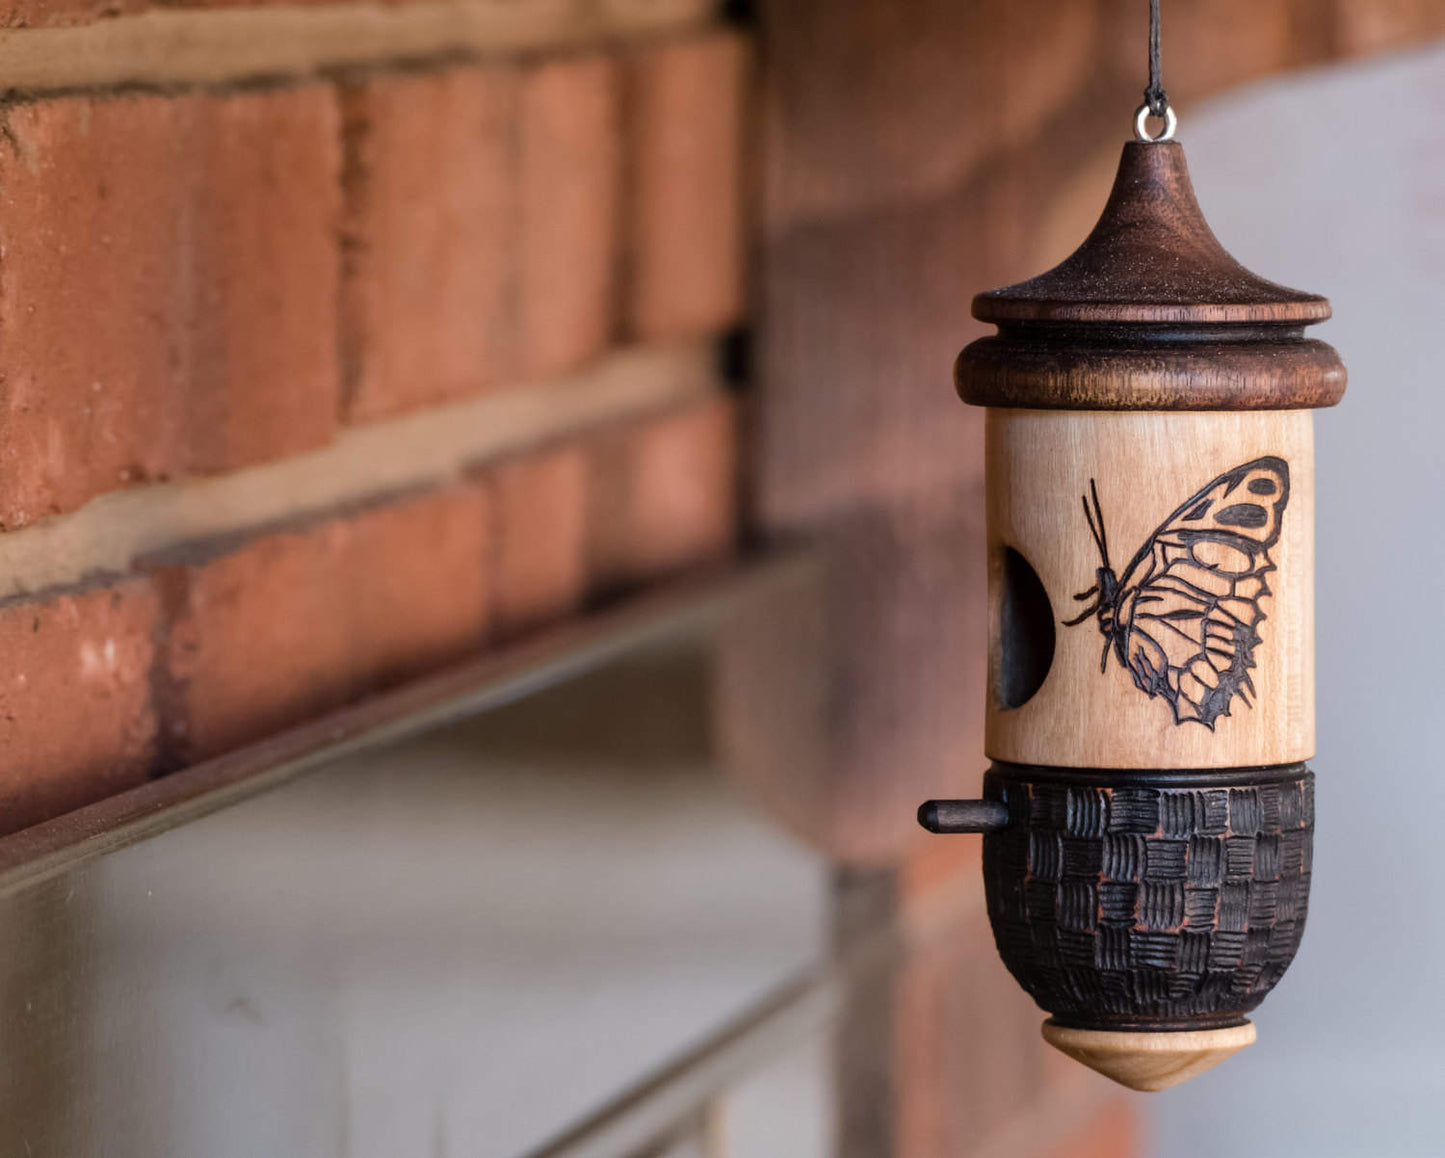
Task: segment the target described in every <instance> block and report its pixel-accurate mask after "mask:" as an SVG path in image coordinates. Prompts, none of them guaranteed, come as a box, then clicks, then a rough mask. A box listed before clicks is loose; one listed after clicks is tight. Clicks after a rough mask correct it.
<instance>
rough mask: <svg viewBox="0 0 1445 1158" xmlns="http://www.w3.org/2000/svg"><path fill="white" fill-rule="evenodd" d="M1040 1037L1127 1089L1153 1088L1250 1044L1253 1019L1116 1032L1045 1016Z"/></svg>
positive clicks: (1148, 1090)
mask: <svg viewBox="0 0 1445 1158" xmlns="http://www.w3.org/2000/svg"><path fill="white" fill-rule="evenodd" d="M1043 1033H1044V1040H1045V1041H1046V1042H1048V1043H1049V1044H1050V1045H1051V1046H1053V1047H1054V1048H1055V1049H1058V1050H1062V1051H1063V1052H1064V1053H1066V1054H1068V1055H1069V1056H1070V1057H1071V1058H1073V1059H1074V1060H1075V1061H1079V1062H1083V1063H1084V1065H1086V1066H1088V1067H1089V1068H1090V1069H1091V1070H1095V1071H1097V1072H1098V1073H1101V1074H1103V1075H1104V1076H1105V1077H1106V1078H1111V1079H1112V1080H1114V1081H1116V1082H1118V1083H1119V1084H1120V1085H1121V1086H1128V1087H1129V1088H1130V1089H1131V1090H1139V1091H1141V1092H1143V1093H1154V1092H1157V1091H1158V1090H1167V1089H1169V1088H1170V1087H1171V1086H1177V1085H1179V1083H1180V1082H1186V1081H1188V1080H1189V1079H1190V1078H1192V1077H1194V1076H1195V1075H1196V1074H1202V1073H1203V1072H1204V1071H1205V1070H1208V1069H1213V1068H1214V1067H1215V1066H1217V1065H1218V1064H1219V1063H1220V1062H1222V1061H1224V1060H1226V1059H1227V1058H1231V1057H1233V1056H1234V1055H1235V1054H1237V1053H1238V1052H1239V1051H1240V1050H1242V1049H1244V1048H1245V1047H1246V1046H1251V1045H1253V1044H1254V1039H1255V1030H1254V1023H1253V1022H1249V1021H1247V1022H1245V1023H1244V1024H1243V1025H1236V1026H1231V1027H1230V1028H1229V1029H1203V1030H1192V1031H1185V1032H1183V1033H1118V1032H1114V1031H1110V1030H1099V1029H1069V1028H1068V1027H1066V1026H1062V1025H1054V1024H1053V1023H1052V1022H1049V1021H1046V1022H1044V1027H1043Z"/></svg>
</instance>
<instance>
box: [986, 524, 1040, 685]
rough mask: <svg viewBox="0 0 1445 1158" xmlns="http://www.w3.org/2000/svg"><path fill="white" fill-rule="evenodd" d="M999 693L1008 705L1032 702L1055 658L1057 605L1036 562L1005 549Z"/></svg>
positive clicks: (1011, 549) (997, 674)
mask: <svg viewBox="0 0 1445 1158" xmlns="http://www.w3.org/2000/svg"><path fill="white" fill-rule="evenodd" d="M1002 562H1003V566H1002V568H1001V570H1002V577H1001V584H1000V591H1001V596H1002V597H1001V599H1000V600H999V625H998V643H999V656H998V666H997V670H996V672H995V677H994V678H995V685H996V686H995V688H994V693H995V694H996V695H997V696H998V699H999V703H1001V704H1002V705H1003V706H1004V707H1005V708H1018V707H1022V706H1023V705H1024V704H1026V703H1028V702H1029V700H1031V699H1032V698H1033V696H1034V693H1035V692H1037V691H1038V690H1039V688H1041V687H1043V683H1044V680H1045V679H1047V678H1048V674H1049V668H1050V666H1051V665H1052V664H1053V662H1054V608H1053V604H1051V603H1050V602H1049V593H1048V592H1047V591H1045V590H1044V584H1043V581H1042V580H1041V579H1040V578H1039V573H1038V572H1037V571H1035V570H1034V569H1033V565H1032V564H1031V563H1030V562H1029V561H1028V560H1027V559H1025V558H1024V557H1023V555H1021V554H1020V553H1019V552H1018V551H1016V550H1014V548H1012V547H1005V548H1003V560H1002Z"/></svg>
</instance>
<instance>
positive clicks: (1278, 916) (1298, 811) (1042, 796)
mask: <svg viewBox="0 0 1445 1158" xmlns="http://www.w3.org/2000/svg"><path fill="white" fill-rule="evenodd" d="M1037 775H1047V773H1046V771H1045V770H1043V769H1031V768H1025V767H1023V766H1012V765H1003V764H996V765H995V766H994V770H993V771H991V772H990V773H989V774H988V776H987V778H986V780H985V785H984V794H985V796H986V797H988V799H990V800H992V801H997V802H999V803H1001V804H1003V805H1004V806H1005V807H1006V808H1007V809H1008V813H1009V818H1010V819H1009V823H1008V825H1007V826H1006V827H1005V828H1003V829H1002V830H1000V831H998V832H994V833H991V834H989V835H988V836H986V837H985V838H984V885H985V892H986V896H987V902H988V913H989V920H990V922H991V924H992V926H993V932H994V940H995V942H996V943H997V946H998V951H999V954H1000V956H1002V958H1003V960H1004V963H1005V964H1006V965H1007V966H1008V968H1009V971H1010V972H1011V973H1012V974H1013V975H1014V976H1015V977H1016V978H1017V979H1018V981H1019V983H1020V984H1021V985H1022V986H1023V987H1024V988H1025V989H1026V990H1027V991H1028V992H1029V993H1030V994H1031V995H1032V996H1033V998H1034V1000H1035V1001H1037V1002H1038V1004H1039V1005H1040V1006H1042V1007H1043V1008H1044V1009H1046V1010H1048V1011H1049V1012H1050V1013H1051V1014H1053V1016H1054V1020H1055V1021H1056V1022H1058V1023H1060V1024H1064V1025H1072V1026H1076V1027H1081V1028H1097V1029H1128V1028H1148V1029H1200V1028H1209V1027H1214V1026H1223V1025H1230V1024H1237V1023H1239V1022H1240V1021H1241V1020H1242V1019H1243V1018H1244V1016H1245V1015H1246V1014H1247V1013H1248V1012H1249V1011H1250V1010H1252V1009H1253V1008H1254V1007H1255V1006H1256V1005H1258V1004H1259V1003H1260V1002H1261V1001H1262V1000H1263V999H1264V997H1265V995H1266V994H1267V993H1268V992H1269V991H1270V989H1271V988H1273V987H1274V985H1275V983H1276V982H1277V981H1278V980H1279V978H1280V976H1281V975H1282V974H1283V973H1284V971H1285V969H1286V968H1287V967H1288V965H1289V963H1290V961H1291V960H1292V959H1293V958H1294V955H1295V951H1296V949H1298V947H1299V943H1300V937H1301V935H1302V934H1303V932H1304V924H1305V915H1306V911H1307V907H1308V901H1309V885H1310V869H1311V856H1312V841H1313V833H1314V776H1313V774H1312V773H1310V772H1309V771H1308V770H1306V769H1305V768H1304V767H1303V765H1296V766H1294V776H1293V778H1290V779H1285V780H1279V779H1269V778H1268V777H1267V776H1266V777H1264V778H1262V779H1261V780H1260V781H1259V782H1258V783H1255V784H1252V785H1239V784H1236V786H1235V787H1229V788H1224V787H1214V786H1207V787H1206V786H1190V787H1180V788H1157V787H1150V786H1146V785H1119V786H1115V787H1112V788H1108V787H1096V786H1088V785H1081V784H1078V783H1070V782H1068V781H1067V779H1065V778H1060V779H1057V780H1055V779H1052V778H1050V779H1048V780H1038V779H1034V778H1033V777H1035V776H1037Z"/></svg>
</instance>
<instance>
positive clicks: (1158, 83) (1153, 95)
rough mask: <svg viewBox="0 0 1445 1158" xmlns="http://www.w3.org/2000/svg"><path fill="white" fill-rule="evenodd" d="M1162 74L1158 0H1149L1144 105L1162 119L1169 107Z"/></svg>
mask: <svg viewBox="0 0 1445 1158" xmlns="http://www.w3.org/2000/svg"><path fill="white" fill-rule="evenodd" d="M1162 73H1163V69H1162V68H1161V67H1160V64H1159V0H1149V87H1148V88H1146V89H1145V90H1144V103H1145V104H1146V105H1148V106H1149V112H1150V113H1152V114H1153V115H1154V116H1156V117H1162V116H1163V115H1164V110H1165V109H1167V108H1168V107H1169V95H1168V94H1167V93H1166V92H1165V91H1164V81H1163V79H1162Z"/></svg>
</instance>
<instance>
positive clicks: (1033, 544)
mask: <svg viewBox="0 0 1445 1158" xmlns="http://www.w3.org/2000/svg"><path fill="white" fill-rule="evenodd" d="M986 432H987V433H986V440H987V451H986V461H987V471H988V504H989V505H988V549H989V559H990V596H989V600H990V642H989V666H990V679H989V691H988V693H987V720H986V736H985V746H986V749H987V752H988V755H989V756H990V757H992V758H993V759H996V760H1009V761H1015V762H1018V763H1024V764H1044V765H1057V766H1064V767H1076V768H1231V767H1243V766H1248V765H1266V764H1284V763H1290V762H1294V761H1300V760H1305V759H1308V758H1309V757H1310V756H1312V755H1313V754H1314V594H1313V592H1314V575H1313V568H1314V562H1313V559H1314V483H1313V455H1314V451H1313V446H1314V443H1313V427H1312V425H1311V420H1310V416H1309V414H1308V412H1304V411H1273V412H1268V413H1256V414H1233V413H1227V412H1222V413H1214V414H1164V413H1139V412H1105V413H1095V414H1079V413H1071V412H1066V411H1024V410H1013V411H990V412H989V414H988V418H987V423H986ZM1261 456H1277V457H1278V458H1282V459H1284V460H1285V461H1286V462H1287V463H1288V464H1289V492H1288V503H1287V505H1286V507H1285V510H1284V512H1283V516H1282V518H1281V520H1280V530H1279V537H1278V542H1277V543H1276V544H1275V545H1274V546H1272V547H1270V548H1269V550H1268V554H1269V556H1270V561H1271V563H1272V565H1273V567H1274V570H1273V571H1271V572H1269V573H1268V574H1267V576H1266V585H1267V588H1268V594H1260V596H1259V598H1258V605H1259V607H1260V608H1261V609H1262V611H1263V613H1264V615H1265V616H1266V618H1264V619H1262V620H1261V621H1259V622H1258V624H1257V625H1255V631H1256V632H1257V634H1258V636H1259V642H1258V643H1257V644H1255V645H1254V647H1253V649H1252V658H1253V662H1254V664H1255V666H1254V667H1252V668H1250V669H1249V670H1248V673H1247V674H1248V677H1249V680H1250V681H1251V682H1252V684H1253V694H1251V695H1250V696H1249V698H1250V699H1252V700H1253V704H1254V706H1253V707H1247V706H1245V705H1244V703H1243V698H1242V697H1239V696H1236V697H1234V699H1233V700H1232V701H1231V702H1230V703H1229V705H1228V709H1229V714H1227V715H1220V716H1219V717H1218V718H1217V719H1215V720H1214V721H1213V727H1212V728H1211V727H1208V726H1205V725H1204V724H1203V723H1201V722H1200V721H1199V720H1198V719H1185V720H1184V721H1182V722H1176V720H1175V717H1174V713H1173V711H1172V710H1171V706H1170V704H1169V703H1168V702H1167V701H1166V698H1165V696H1163V695H1150V694H1148V693H1147V692H1146V691H1143V690H1141V689H1140V687H1138V686H1137V684H1136V681H1135V680H1134V679H1133V678H1132V674H1131V671H1130V670H1129V669H1128V668H1127V667H1125V666H1124V664H1123V663H1121V662H1120V660H1119V657H1118V655H1117V653H1116V652H1115V650H1114V649H1113V648H1112V647H1111V648H1110V650H1109V661H1108V666H1107V670H1104V671H1102V672H1101V670H1100V655H1101V650H1102V648H1103V646H1104V645H1105V639H1104V637H1102V636H1101V632H1100V629H1099V625H1098V624H1096V623H1095V622H1094V621H1093V619H1092V617H1091V618H1090V619H1087V620H1085V621H1084V622H1082V623H1080V624H1078V625H1077V626H1074V627H1066V626H1063V621H1064V620H1066V619H1069V618H1071V617H1073V616H1075V615H1076V614H1078V613H1079V612H1080V611H1081V610H1083V609H1084V608H1085V607H1086V604H1085V603H1082V602H1076V601H1075V600H1074V598H1073V596H1074V595H1075V594H1076V593H1079V592H1083V591H1086V590H1087V589H1088V588H1089V587H1090V585H1091V584H1093V583H1095V581H1096V579H1097V574H1096V572H1097V569H1098V567H1099V566H1100V558H1099V549H1098V547H1097V546H1096V544H1095V541H1094V538H1093V536H1092V535H1091V533H1090V530H1089V525H1088V522H1087V520H1086V517H1085V514H1084V510H1083V507H1082V506H1081V503H1080V496H1082V495H1087V494H1089V493H1090V481H1091V480H1093V481H1094V484H1095V486H1096V487H1097V492H1098V496H1099V501H1100V504H1101V507H1102V510H1103V512H1104V517H1105V520H1106V524H1107V526H1106V530H1107V537H1108V542H1109V546H1110V549H1111V553H1112V556H1113V558H1112V562H1113V565H1114V567H1115V568H1117V576H1118V578H1119V580H1120V581H1121V582H1122V583H1125V584H1127V583H1128V582H1129V580H1130V576H1129V575H1128V574H1127V573H1126V572H1127V565H1128V563H1129V561H1130V559H1131V558H1133V557H1134V555H1135V553H1136V552H1137V551H1139V550H1140V548H1141V547H1142V546H1144V545H1145V544H1146V542H1147V541H1148V540H1149V539H1150V537H1151V536H1152V535H1153V534H1154V533H1155V531H1156V530H1158V529H1159V528H1160V527H1161V525H1162V524H1164V523H1165V522H1166V521H1167V520H1168V519H1169V516H1170V514H1171V512H1174V511H1175V510H1176V508H1178V507H1179V505H1180V504H1182V503H1184V502H1185V500H1186V499H1189V498H1190V496H1193V495H1195V494H1196V493H1197V492H1199V491H1200V490H1201V488H1203V487H1205V486H1206V485H1207V484H1209V483H1210V482H1211V480H1213V479H1215V478H1217V477H1218V476H1220V475H1222V474H1224V473H1225V472H1227V471H1229V470H1231V469H1232V468H1235V467H1237V466H1239V465H1241V464H1243V463H1247V462H1250V461H1251V460H1254V459H1258V458H1260V457H1261ZM1237 497H1238V496H1232V497H1231V501H1232V500H1233V498H1237ZM1208 517H1209V516H1206V520H1202V521H1200V522H1199V523H1197V524H1191V527H1193V526H1200V527H1206V526H1209V525H1210V524H1209V523H1208V522H1207V518H1208ZM1006 547H1011V548H1013V549H1014V550H1016V551H1018V552H1020V553H1021V554H1022V555H1023V557H1024V558H1025V559H1027V560H1028V563H1029V564H1030V565H1031V566H1032V567H1033V569H1034V570H1035V571H1036V572H1037V574H1038V576H1039V578H1040V579H1041V581H1042V584H1043V588H1044V590H1045V591H1046V592H1047V594H1048V599H1049V600H1050V602H1051V604H1052V616H1053V620H1054V626H1055V641H1056V642H1055V647H1054V653H1053V659H1052V663H1051V665H1050V666H1049V668H1048V672H1047V676H1046V677H1045V678H1044V680H1043V682H1042V685H1041V686H1040V687H1039V688H1038V690H1037V692H1035V693H1034V694H1033V695H1032V697H1031V698H1029V699H1028V700H1027V702H1026V703H1023V704H1022V705H1021V706H1018V707H1014V708H1005V707H1004V706H1003V700H1002V699H1001V696H1000V689H1001V687H1002V685H1003V680H1004V675H1005V673H1004V665H1005V663H1006V662H1007V661H1008V658H1009V657H1008V654H1007V647H1006V643H1005V639H1004V636H1003V625H1002V611H1003V598H1004V586H1003V578H1004V576H1003V551H1004V548H1006ZM1136 574H1137V573H1136ZM1194 578H1195V579H1196V580H1198V581H1199V582H1201V583H1203V582H1205V580H1204V579H1202V578H1200V577H1199V576H1197V575H1196V576H1194ZM1184 626H1185V627H1188V626H1189V625H1188V624H1185V625H1184ZM1171 633H1174V629H1173V628H1171V627H1169V626H1168V625H1167V624H1164V625H1160V626H1159V627H1158V628H1157V630H1156V631H1155V634H1156V635H1160V636H1164V635H1168V634H1171ZM1174 634H1177V633H1174ZM1136 642H1137V641H1131V643H1130V645H1129V646H1130V649H1131V651H1132V648H1133V647H1134V646H1135V644H1136ZM1169 650H1170V652H1171V654H1177V652H1176V650H1175V649H1174V648H1173V647H1172V646H1170V647H1169ZM1195 671H1197V676H1186V677H1185V678H1186V679H1187V680H1196V681H1197V680H1199V679H1202V680H1204V681H1209V680H1211V679H1212V680H1213V681H1214V682H1215V683H1217V682H1218V680H1219V679H1220V676H1219V675H1218V674H1217V673H1216V674H1214V675H1212V676H1211V674H1210V673H1209V672H1208V671H1206V670H1204V667H1203V666H1202V665H1201V666H1198V667H1197V668H1196V669H1195ZM1191 686H1193V687H1194V690H1195V692H1196V693H1197V694H1198V695H1201V696H1202V695H1203V694H1204V693H1203V692H1202V691H1200V690H1199V689H1200V685H1199V684H1198V683H1197V682H1194V683H1193V684H1192V685H1191ZM1211 686H1213V684H1211Z"/></svg>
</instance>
